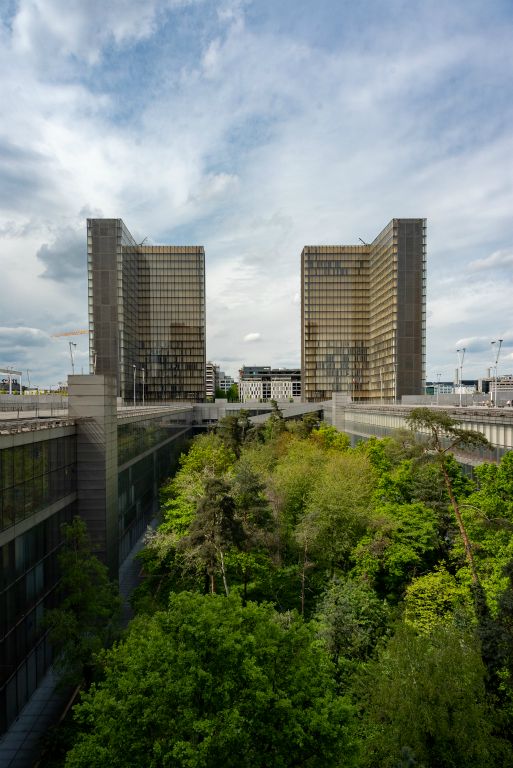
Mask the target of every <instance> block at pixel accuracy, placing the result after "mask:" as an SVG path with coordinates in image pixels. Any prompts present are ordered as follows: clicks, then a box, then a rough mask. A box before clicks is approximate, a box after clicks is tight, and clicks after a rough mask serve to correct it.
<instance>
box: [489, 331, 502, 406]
mask: <svg viewBox="0 0 513 768" xmlns="http://www.w3.org/2000/svg"><path fill="white" fill-rule="evenodd" d="M502 342H503V339H498V340H497V341H492V342H491V344H492V347H493V348H494V349H496V350H497V354H496V355H495V364H494V367H493V372H494V384H495V393H493V390H492V397H493V404H494V406H495V407H497V367H498V365H499V356H500V353H501V347H502ZM494 344H498V346H497V347H494V346H493V345H494Z"/></svg>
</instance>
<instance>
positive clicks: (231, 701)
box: [66, 593, 355, 768]
mask: <svg viewBox="0 0 513 768" xmlns="http://www.w3.org/2000/svg"><path fill="white" fill-rule="evenodd" d="M313 640H314V638H313V634H312V631H311V629H310V628H309V627H308V626H307V625H305V624H304V623H303V622H302V621H301V620H300V619H298V618H297V617H294V616H293V615H290V614H286V615H283V616H280V615H279V614H277V613H276V611H275V610H274V609H273V608H272V607H271V606H269V605H260V606H259V605H256V604H255V603H248V605H247V606H246V607H242V605H241V602H240V600H239V599H238V598H236V597H235V596H231V597H230V598H224V597H220V596H217V595H213V596H211V595H208V596H200V595H197V594H190V593H182V594H179V595H172V596H171V600H170V605H169V610H168V611H166V612H161V613H158V614H156V615H155V616H152V617H150V618H148V617H144V619H140V620H137V619H136V620H135V621H134V622H133V623H132V626H131V629H130V632H129V634H128V637H127V638H126V640H125V641H124V642H123V643H121V644H119V645H118V646H116V647H115V648H114V649H113V650H111V651H110V652H108V653H106V654H105V656H104V667H105V679H104V681H102V682H101V683H99V684H98V685H97V686H95V687H94V688H93V689H92V690H91V692H90V693H88V694H86V695H85V696H83V698H82V703H81V704H80V705H79V706H78V707H76V709H75V712H76V717H77V719H78V721H79V722H80V723H81V724H82V726H83V727H84V731H83V732H82V733H81V735H80V737H79V739H78V740H77V743H76V744H75V746H74V748H73V749H72V750H71V752H70V753H69V754H68V756H67V760H66V766H67V768H104V767H105V766H109V768H140V767H141V766H145V767H146V768H162V766H170V767H171V766H173V768H218V767H219V766H225V768H270V767H271V766H273V767H275V768H288V767H289V766H290V767H291V768H292V766H294V768H335V767H336V768H344V767H345V766H351V765H354V751H355V750H354V742H353V739H352V736H351V709H350V707H349V705H348V704H347V702H346V701H345V700H344V699H343V698H342V697H341V696H339V695H337V693H336V691H335V687H334V682H333V676H332V672H333V668H332V664H331V662H330V660H329V658H328V655H327V653H326V652H325V651H324V649H323V648H322V647H321V646H320V644H319V643H315V642H314V641H313Z"/></svg>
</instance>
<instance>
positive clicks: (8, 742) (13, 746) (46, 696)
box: [0, 521, 155, 768]
mask: <svg viewBox="0 0 513 768" xmlns="http://www.w3.org/2000/svg"><path fill="white" fill-rule="evenodd" d="M152 524H153V525H154V524H155V521H154V522H153V523H152ZM143 540H144V534H143V536H141V538H140V539H139V541H138V542H137V543H136V544H135V546H134V548H133V549H132V551H131V552H130V554H129V555H128V557H127V558H126V560H125V561H124V563H123V565H122V566H121V568H120V569H119V591H120V594H121V597H122V598H123V614H122V617H123V625H124V626H126V625H127V624H128V622H129V621H130V619H131V618H132V615H133V614H132V608H131V606H130V603H129V598H130V595H131V593H132V592H133V590H134V588H135V587H136V586H137V584H138V583H139V572H140V569H141V566H140V563H139V562H138V561H137V560H135V556H136V554H137V553H138V552H140V550H141V549H142V547H143V546H144V541H143ZM55 688H56V679H55V676H54V673H53V671H52V670H50V671H49V672H48V673H47V674H46V675H45V677H44V678H43V681H42V683H41V685H40V686H39V687H38V688H37V689H36V691H35V693H34V694H33V696H32V697H31V699H30V700H29V701H28V702H27V704H26V705H25V707H24V708H23V709H22V711H21V713H20V714H19V715H18V717H17V719H16V720H15V721H14V722H13V723H12V725H11V727H10V728H9V730H8V731H6V733H4V735H3V736H2V737H1V738H0V768H32V767H33V766H34V764H35V763H36V762H37V760H38V759H39V755H40V748H41V738H42V737H43V736H44V734H45V733H46V731H47V730H48V729H49V728H50V727H51V726H52V725H54V724H55V723H57V722H58V720H59V718H60V716H61V714H62V713H63V712H64V708H65V706H66V703H67V701H68V698H69V695H70V694H69V693H64V692H62V691H56V689H55Z"/></svg>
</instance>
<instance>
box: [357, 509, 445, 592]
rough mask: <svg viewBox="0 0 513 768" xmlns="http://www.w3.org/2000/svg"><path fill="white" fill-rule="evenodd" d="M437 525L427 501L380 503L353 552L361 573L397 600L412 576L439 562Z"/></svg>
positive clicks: (358, 570) (380, 589) (379, 589)
mask: <svg viewBox="0 0 513 768" xmlns="http://www.w3.org/2000/svg"><path fill="white" fill-rule="evenodd" d="M437 528H438V521H437V517H436V515H435V513H434V512H433V511H432V510H431V509H429V508H428V507H425V506H424V505H423V504H390V503H389V504H382V505H380V506H379V507H378V509H377V510H376V511H375V513H374V515H373V516H372V518H371V519H369V529H370V533H368V534H366V535H365V536H362V538H361V539H360V541H359V542H358V544H357V547H356V549H355V550H354V552H353V558H354V559H355V560H356V570H357V572H359V573H361V574H362V576H365V577H366V578H368V579H372V580H373V582H374V585H375V587H376V588H377V589H378V591H383V593H384V595H386V596H387V598H388V599H393V600H395V601H397V600H398V599H399V597H400V596H401V594H402V592H403V590H404V587H405V584H406V583H407V582H408V581H409V580H410V579H412V578H413V577H414V576H416V575H418V574H419V573H422V572H424V571H426V570H427V569H429V568H430V567H432V566H433V565H434V564H435V563H436V561H437V554H438V536H437Z"/></svg>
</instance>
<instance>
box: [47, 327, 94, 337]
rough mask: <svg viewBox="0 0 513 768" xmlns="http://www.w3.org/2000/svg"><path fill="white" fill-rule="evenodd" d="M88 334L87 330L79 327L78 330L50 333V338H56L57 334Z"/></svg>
mask: <svg viewBox="0 0 513 768" xmlns="http://www.w3.org/2000/svg"><path fill="white" fill-rule="evenodd" d="M86 334H89V331H87V330H85V329H84V328H80V329H79V330H78V331H63V332H62V333H52V339H56V338H58V337H59V336H85V335H86Z"/></svg>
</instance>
